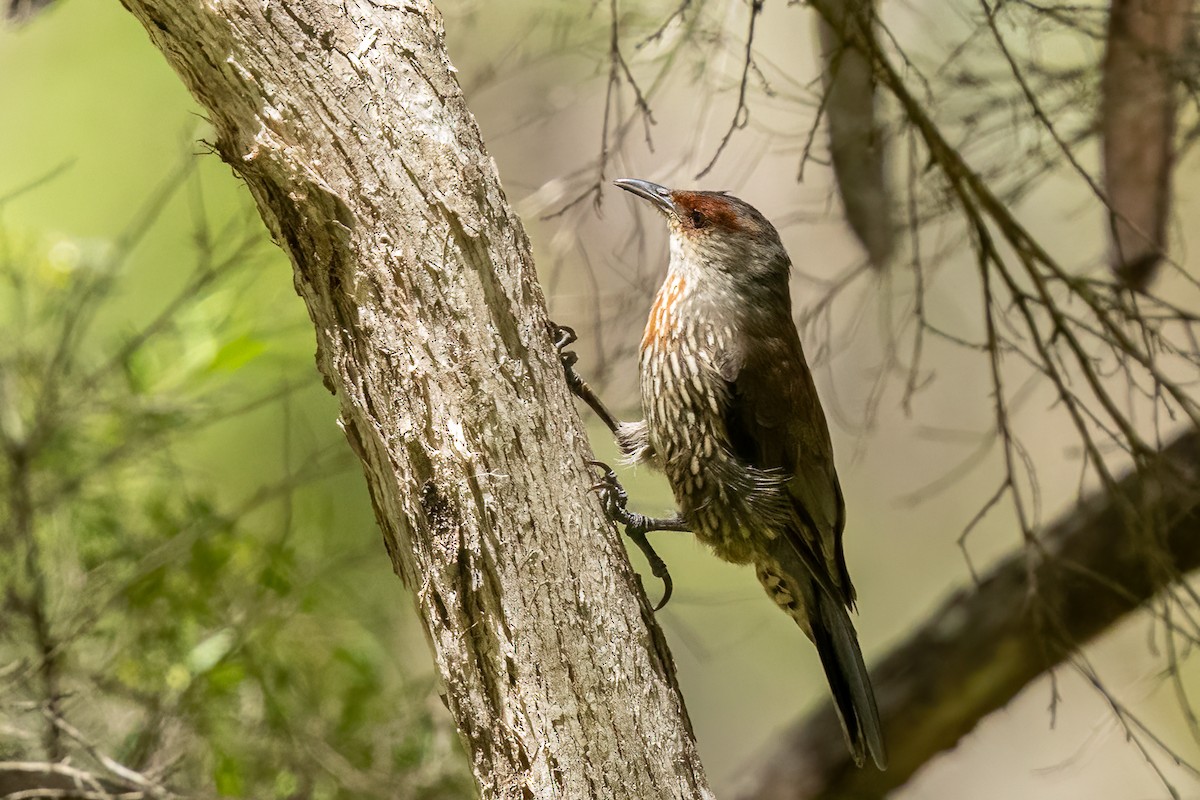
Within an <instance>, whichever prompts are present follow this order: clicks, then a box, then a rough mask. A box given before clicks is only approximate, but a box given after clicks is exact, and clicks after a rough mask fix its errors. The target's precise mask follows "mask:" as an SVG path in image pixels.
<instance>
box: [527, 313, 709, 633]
mask: <svg viewBox="0 0 1200 800" xmlns="http://www.w3.org/2000/svg"><path fill="white" fill-rule="evenodd" d="M550 331H551V334H552V336H553V337H554V347H555V348H556V349H557V350H558V357H559V359H560V360H561V361H562V365H563V374H564V375H565V376H566V379H567V386H569V387H570V388H571V392H572V393H573V394H574V395H575V396H576V397H578V398H579V399H580V400H582V401H583V402H585V403H587V404H588V407H589V408H591V409H592V411H594V412H596V416H598V417H600V419H601V420H602V421H603V422H604V424H605V425H607V426H608V429H609V430H610V431H612V432H613V434H614V435H615V434H616V433H617V427H618V425H619V424H620V423H618V422H617V418H616V417H614V416H613V415H612V414H611V413H610V412H609V410H608V409H607V408H605V406H604V403H602V402H600V398H599V397H597V396H596V393H595V392H593V391H592V387H590V386H588V385H587V382H586V381H584V380H583V378H581V377H580V376H579V373H578V372H576V371H575V363H576V362H577V361H578V360H579V355H578V354H577V353H576V352H575V351H574V350H566V349H564V348H567V347H570V346H571V345H572V344H574V342H575V341H576V340H577V339H578V338H579V337H578V336H577V335H576V334H575V329H574V328H571V327H568V326H566V325H559V324H557V323H554V322H551V323H550ZM618 438H619V437H618ZM592 465H593V466H596V467H599V468H600V469H601V470H603V472H604V476H603V477H602V478H601V479H600V481H599V482H597V483H596V484H595V485H594V486H593V487H592V488H593V489H594V490H596V491H598V492H599V493H600V499H601V502H603V503H604V511H605V513H606V514H608V518H609V519H611V520H612V521H613V522H615V523H620V524H621V525H624V526H625V535H626V536H628V537H629V538H630V539H632V540H633V543H634V544H636V545H637V546H638V549H639V550H641V551H642V554H643V555H644V556H646V561H648V562H649V564H650V571H651V573H653V575H654V577H656V578H658V579H659V580H661V581H662V582H663V596H662V600H660V601H659V603H658V605H657V606H655V607H654V610H655V611H658V610H659V609H661V608H662V607H663V606H665V605H666V604H667V601H668V600H670V599H671V592H672V591H673V589H674V584H673V583H672V581H671V573H670V572H669V571H668V570H667V564H666V562H665V561H663V560H662V558H660V557H659V555H658V553H656V552H654V548H653V547H652V546H651V545H650V540H649V539H647V538H646V534H647V533H649V532H650V531H687V530H690V529H689V528H688V526H687V523H686V522H684V521H683V518H682V517H680V516H679V515H676V516H674V517H668V518H661V519H656V518H654V517H647V516H645V515H644V514H636V513H634V512H632V511H630V510H629V509H628V508H626V504H627V503H628V502H629V495H628V494H627V493H626V492H625V487H623V486H621V483H620V481H618V480H617V475H616V473H615V472H613V471H612V468H611V467H609V466H608V465H607V464H605V463H603V462H600V461H593V462H592Z"/></svg>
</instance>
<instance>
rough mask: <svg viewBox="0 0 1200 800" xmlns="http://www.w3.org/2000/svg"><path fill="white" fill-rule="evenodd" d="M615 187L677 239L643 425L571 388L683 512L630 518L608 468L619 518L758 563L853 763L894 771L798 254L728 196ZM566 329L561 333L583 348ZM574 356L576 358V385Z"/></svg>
mask: <svg viewBox="0 0 1200 800" xmlns="http://www.w3.org/2000/svg"><path fill="white" fill-rule="evenodd" d="M614 183H615V184H616V185H617V186H618V187H620V188H621V189H624V190H625V191H627V192H630V193H631V194H633V195H635V196H637V197H639V198H641V199H643V200H646V201H648V202H649V203H650V204H651V205H652V206H653V207H654V208H655V209H657V210H658V211H659V212H661V213H662V215H663V217H664V218H665V220H666V223H667V228H668V230H669V234H670V263H669V266H668V269H667V275H666V278H665V280H664V281H663V283H662V286H661V288H660V289H659V290H658V293H657V296H656V298H655V300H654V304H653V306H652V308H651V310H650V314H649V318H648V320H647V323H646V328H645V333H644V334H643V336H642V341H641V359H640V388H641V405H642V412H643V417H644V418H643V419H642V420H641V421H638V422H621V421H618V420H617V419H616V418H615V417H613V416H612V415H611V414H609V413H608V412H607V410H606V409H604V408H603V406H602V404H600V403H599V401H598V400H597V399H596V398H595V397H594V395H592V393H591V392H590V389H588V387H587V386H586V384H583V382H582V381H581V380H579V379H578V377H577V376H574V379H573V381H572V388H573V389H575V390H576V393H577V394H579V395H580V396H581V397H584V399H585V400H587V401H588V404H589V405H591V406H592V408H593V409H596V410H597V411H598V413H599V414H600V416H601V417H602V418H603V419H604V420H605V422H606V424H608V425H609V427H610V428H611V429H613V432H614V433H615V435H616V438H617V442H618V445H619V447H620V450H621V452H622V453H623V455H624V456H625V458H626V459H627V460H629V461H631V462H634V463H646V464H649V465H651V466H652V467H654V468H657V469H659V470H661V471H662V472H663V473H664V474H665V475H666V477H667V480H668V482H669V483H670V485H671V489H672V491H673V493H674V496H675V501H676V505H677V507H678V513H677V514H676V515H675V516H674V517H670V518H665V519H653V518H649V517H645V516H642V515H640V514H632V513H630V512H627V511H626V510H625V508H624V505H625V499H626V498H625V493H624V490H623V489H620V487H619V485H617V484H616V479H615V476H614V475H613V473H612V472H611V470H608V469H607V467H606V466H605V465H603V464H601V465H600V466H601V467H602V468H604V469H605V470H606V473H607V484H608V486H609V491H608V493H607V494H608V502H607V505H608V507H609V511H610V514H615V517H616V518H617V519H619V521H623V522H625V523H626V526H627V532H630V533H633V534H638V535H641V537H642V542H644V541H645V536H644V534H645V533H646V532H647V531H654V530H690V531H691V532H692V533H693V534H694V535H695V536H696V538H698V539H699V540H700V541H701V542H703V543H704V544H706V545H708V546H709V547H710V548H711V549H712V550H713V552H714V553H715V554H716V555H717V556H718V557H720V558H722V559H724V560H726V561H730V562H733V563H735V564H748V565H753V567H754V568H755V571H756V573H757V576H758V579H759V581H760V583H761V584H762V585H763V587H764V588H765V589H766V591H767V594H768V595H770V597H771V599H772V600H774V602H775V604H776V605H778V606H779V608H781V609H782V610H783V611H784V612H786V613H787V614H788V615H789V616H791V618H792V619H793V620H795V622H796V623H797V624H798V625H799V627H800V628H801V630H802V631H803V632H804V633H805V634H806V635H807V637H808V638H809V639H810V640H811V641H812V643H813V644H814V645H815V646H816V650H817V653H818V655H819V657H820V661H821V665H822V667H823V668H824V671H825V676H826V678H827V679H828V682H829V687H830V690H831V693H832V695H833V700H834V706H835V708H836V709H837V711H838V716H839V718H840V720H841V723H842V730H843V733H844V734H845V738H846V743H847V746H848V748H849V750H850V753H851V755H852V756H853V758H854V760H855V763H856V764H858V765H859V766H862V764H863V763H864V758H865V756H866V755H870V757H871V759H872V761H873V762H874V763H875V765H876V766H877V767H878V768H879V769H881V770H882V769H884V768H886V764H887V753H886V748H885V746H884V739H883V732H882V727H881V723H880V718H879V711H878V709H877V706H876V701H875V695H874V690H873V689H872V686H871V681H870V677H869V675H868V672H867V668H866V665H865V664H864V662H863V656H862V651H861V649H860V647H859V643H858V636H857V633H856V632H855V629H854V624H853V622H852V621H851V618H850V611H852V610H854V608H855V590H854V586H853V584H852V583H851V581H850V574H849V572H848V571H847V568H846V558H845V553H844V551H843V547H842V531H843V529H844V527H845V523H846V504H845V500H844V498H843V495H842V490H841V486H840V484H839V483H838V477H837V471H836V469H835V466H834V456H833V445H832V441H831V439H830V435H829V426H828V423H827V422H826V420H825V414H824V412H823V410H822V408H821V402H820V399H819V397H818V396H817V390H816V386H815V384H814V383H813V378H812V373H811V372H810V370H809V367H808V364H807V362H806V361H805V358H804V350H803V348H802V346H801V343H800V337H799V335H798V333H797V331H796V327H795V324H794V323H793V321H792V303H791V295H790V292H789V290H788V281H789V277H790V270H791V259H790V258H789V257H788V254H787V251H786V249H785V248H784V246H783V242H782V241H781V240H780V237H779V233H778V231H777V230H776V229H775V226H774V225H772V224H771V223H770V222H769V221H768V220H767V219H766V217H764V216H763V215H762V214H761V213H760V212H759V211H758V210H757V209H755V208H754V207H753V206H751V205H750V204H749V203H746V202H745V201H743V200H740V199H738V198H736V197H734V196H732V195H730V194H728V193H726V192H714V191H689V190H672V189H668V188H666V187H664V186H660V185H658V184H656V183H652V182H650V181H646V180H640V179H634V178H621V179H618V180H616V181H614ZM561 330H562V329H560V331H561ZM565 330H566V331H567V332H568V334H567V335H562V334H561V333H560V342H562V341H573V340H574V332H573V331H570V329H565ZM560 350H561V347H560ZM574 360H575V359H574V354H569V358H564V365H565V366H566V367H567V371H568V377H569V378H572V376H573V370H572V366H571V365H572V364H573V363H574ZM568 361H569V362H570V363H568ZM597 463H598V462H597ZM602 484H603V482H602ZM613 486H615V487H616V488H615V489H613V488H612V487H613ZM642 542H639V544H642ZM643 549H647V546H643ZM651 553H652V550H651V551H650V552H648V553H647V555H651ZM654 558H656V556H655V557H653V558H652V559H651V560H652V562H653V560H654ZM663 572H664V573H665V568H664V570H663ZM655 574H659V573H658V570H657V569H656V570H655ZM667 590H668V593H669V591H670V583H669V582H668V584H667ZM664 602H665V599H664ZM660 606H661V604H660Z"/></svg>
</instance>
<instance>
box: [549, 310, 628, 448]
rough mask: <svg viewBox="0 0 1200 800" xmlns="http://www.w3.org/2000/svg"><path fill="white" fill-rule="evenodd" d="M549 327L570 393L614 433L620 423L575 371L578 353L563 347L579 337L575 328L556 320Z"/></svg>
mask: <svg viewBox="0 0 1200 800" xmlns="http://www.w3.org/2000/svg"><path fill="white" fill-rule="evenodd" d="M549 327H550V336H551V338H552V339H553V340H554V348H555V349H556V350H558V359H559V361H561V362H562V367H563V375H564V376H565V377H566V379H567V386H568V387H570V389H571V394H573V395H575V396H576V397H578V398H579V399H580V400H582V401H583V402H585V403H587V404H588V407H589V408H591V409H592V411H595V412H596V416H598V417H600V419H601V421H602V422H604V424H605V425H606V426H608V429H609V430H610V431H612V432H613V433H616V432H617V426H618V425H619V424H620V423H619V422H618V421H617V418H616V417H614V416H613V415H612V414H611V413H610V412H609V410H608V409H607V408H605V407H604V403H602V402H600V398H599V397H597V396H596V393H595V392H593V391H592V387H590V386H588V385H587V383H585V382H584V380H583V378H581V377H579V373H578V372H576V371H575V363H576V362H577V361H579V354H578V353H576V352H575V351H574V350H567V349H565V348H567V347H570V346H571V345H572V344H574V343H575V342H576V341H577V340H578V339H579V337H578V336H577V335H576V334H575V329H574V328H571V327H569V326H567V325H559V324H558V323H556V322H551V323H550V326H549Z"/></svg>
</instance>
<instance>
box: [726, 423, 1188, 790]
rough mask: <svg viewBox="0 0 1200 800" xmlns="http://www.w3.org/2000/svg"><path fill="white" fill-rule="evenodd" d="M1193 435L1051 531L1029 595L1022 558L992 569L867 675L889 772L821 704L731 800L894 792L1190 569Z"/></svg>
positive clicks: (1025, 560) (1025, 554) (1026, 555)
mask: <svg viewBox="0 0 1200 800" xmlns="http://www.w3.org/2000/svg"><path fill="white" fill-rule="evenodd" d="M1130 508H1134V509H1137V510H1138V514H1139V516H1140V517H1141V518H1142V519H1145V520H1162V521H1163V526H1164V528H1165V531H1164V532H1163V534H1162V540H1161V541H1156V542H1153V543H1151V542H1146V541H1145V538H1144V536H1143V535H1142V534H1143V533H1144V531H1142V530H1140V529H1139V530H1130V528H1129V516H1128V514H1127V513H1126V512H1127V511H1128V509H1130ZM1198 527H1200V432H1196V431H1191V432H1189V433H1186V434H1184V435H1183V436H1181V437H1180V438H1179V439H1177V440H1176V441H1175V442H1174V443H1172V444H1171V445H1170V446H1168V447H1167V448H1166V449H1165V450H1164V451H1163V454H1162V456H1161V463H1160V465H1159V467H1158V468H1157V469H1154V470H1152V471H1150V472H1148V473H1145V472H1144V473H1142V474H1136V473H1135V474H1130V475H1127V476H1126V477H1125V478H1124V479H1123V480H1122V481H1121V482H1120V483H1119V485H1118V487H1117V491H1116V493H1115V494H1108V493H1101V494H1097V495H1096V496H1094V497H1092V498H1090V499H1089V500H1087V501H1086V502H1084V503H1082V504H1081V505H1080V506H1079V507H1078V508H1076V509H1074V510H1072V511H1071V512H1070V513H1069V514H1067V515H1066V516H1065V517H1064V518H1063V519H1061V520H1059V521H1058V522H1057V523H1056V524H1054V525H1052V526H1051V527H1050V529H1049V530H1048V531H1047V532H1046V534H1045V536H1044V537H1043V538H1042V540H1041V544H1042V547H1043V548H1044V549H1043V552H1042V558H1041V559H1039V560H1038V561H1037V563H1036V565H1035V566H1034V568H1033V577H1034V579H1035V580H1036V586H1037V591H1036V597H1037V602H1031V598H1032V597H1034V596H1035V593H1034V592H1032V591H1031V586H1030V562H1029V558H1030V554H1029V553H1028V552H1026V551H1024V550H1022V551H1021V552H1018V553H1015V554H1014V555H1012V556H1010V557H1009V558H1007V559H1005V560H1004V561H1002V562H1001V563H1000V564H999V565H997V566H996V567H995V568H994V569H993V570H991V572H989V573H988V574H987V575H985V576H983V577H982V579H981V580H980V582H979V584H978V585H976V586H974V587H971V588H969V589H962V590H960V591H958V592H956V593H955V594H954V595H953V596H951V597H950V598H949V599H947V600H946V602H945V603H943V604H942V606H941V607H940V608H939V609H937V611H935V612H934V613H933V614H931V615H930V616H929V617H928V618H927V619H926V620H925V621H924V622H923V623H922V624H921V626H920V627H919V628H917V629H916V630H915V631H914V632H913V633H912V634H911V635H909V636H908V638H907V639H905V641H903V642H901V643H900V644H899V645H898V646H897V647H896V648H894V649H893V650H892V652H891V653H890V654H888V655H887V656H886V657H885V658H884V659H883V660H882V661H880V662H878V663H877V664H876V665H875V668H874V669H872V670H871V681H872V683H874V685H875V694H876V697H877V699H878V701H879V712H880V714H881V716H882V717H883V726H884V736H885V737H886V739H887V743H888V751H889V753H888V754H889V756H890V764H889V767H888V771H887V772H876V771H874V770H859V769H856V768H855V766H854V762H853V761H852V760H851V759H850V758H849V756H848V755H847V753H846V749H845V748H844V747H843V746H842V742H841V732H840V729H839V727H838V721H837V717H836V715H835V712H834V710H833V707H832V705H829V704H826V705H825V706H824V707H823V708H821V709H819V710H818V711H817V712H815V713H814V714H813V715H812V716H810V717H809V718H808V719H806V720H803V721H801V722H800V723H799V724H798V725H796V727H794V728H793V729H792V730H790V731H789V732H787V733H786V734H785V735H784V736H783V737H782V739H781V744H780V746H779V748H778V750H777V751H776V752H775V753H774V754H773V755H772V756H771V757H770V760H769V761H768V762H767V763H766V764H765V765H764V768H762V769H756V770H754V772H753V774H754V775H755V776H756V778H755V783H754V785H753V786H752V787H751V788H749V789H748V790H747V791H745V792H743V793H742V794H740V795H739V797H740V798H741V800H813V799H814V798H828V799H829V800H874V799H875V798H882V797H885V796H886V795H887V793H888V792H889V791H891V790H893V789H896V788H898V787H900V786H903V785H904V784H905V783H906V782H907V781H908V779H909V778H910V777H911V776H912V775H913V774H914V773H915V772H916V771H917V769H919V768H920V767H921V766H922V765H923V764H925V763H927V762H928V761H929V760H930V759H932V758H933V757H934V756H936V755H937V754H938V753H940V752H942V751H944V750H948V749H950V748H952V747H954V746H955V744H957V743H958V741H959V739H961V738H962V737H963V736H965V735H966V734H967V733H969V732H970V731H971V730H972V729H973V728H974V727H975V725H976V724H977V723H978V722H979V721H980V720H981V719H983V718H984V717H985V716H987V715H988V714H990V713H991V712H992V711H995V710H997V709H999V708H1002V707H1003V706H1004V705H1005V704H1006V703H1008V702H1009V701H1010V700H1012V698H1014V697H1015V696H1016V695H1017V693H1018V692H1020V691H1021V689H1023V688H1024V687H1025V686H1026V685H1028V684H1029V683H1030V682H1031V681H1033V680H1034V679H1035V678H1037V677H1038V676H1039V675H1041V674H1042V673H1044V672H1045V671H1047V670H1049V669H1051V668H1053V667H1054V666H1056V665H1057V664H1059V663H1061V662H1062V661H1063V660H1064V659H1065V658H1066V657H1067V656H1068V655H1069V654H1070V653H1071V652H1072V651H1073V649H1074V648H1075V647H1078V646H1082V645H1083V644H1084V643H1086V642H1087V641H1088V640H1090V639H1092V638H1093V637H1095V636H1097V635H1099V634H1100V633H1102V632H1103V631H1105V630H1107V629H1109V628H1110V627H1112V626H1113V625H1114V624H1116V623H1117V622H1118V621H1120V620H1121V619H1122V618H1123V617H1124V616H1125V615H1127V614H1129V613H1130V612H1132V611H1134V610H1136V609H1137V608H1138V607H1139V606H1140V605H1141V604H1142V603H1144V602H1145V601H1147V600H1149V599H1150V598H1151V597H1153V596H1154V595H1155V594H1157V593H1158V592H1160V591H1162V590H1163V589H1165V588H1166V587H1167V586H1168V585H1169V584H1170V583H1171V582H1172V581H1173V580H1175V579H1177V578H1178V576H1180V575H1181V574H1184V573H1187V572H1190V571H1192V570H1195V569H1197V568H1200V536H1197V535H1196V532H1197V528H1198Z"/></svg>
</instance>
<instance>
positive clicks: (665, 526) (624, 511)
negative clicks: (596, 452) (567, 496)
mask: <svg viewBox="0 0 1200 800" xmlns="http://www.w3.org/2000/svg"><path fill="white" fill-rule="evenodd" d="M591 464H592V466H593V467H596V468H597V469H599V470H600V471H601V473H602V474H601V477H600V480H598V481H597V482H596V483H595V484H594V485H593V486H592V489H593V490H594V491H596V492H597V493H598V494H599V495H600V502H601V503H602V504H603V505H604V513H605V514H607V515H608V518H609V519H611V520H612V521H613V522H615V523H619V524H620V525H623V526H624V527H625V535H626V536H628V537H629V538H630V539H632V540H633V543H634V544H636V545H637V546H638V549H639V550H641V551H642V555H644V556H645V557H646V561H647V562H649V564H650V572H651V573H652V574H653V575H654V577H656V578H658V579H659V580H661V581H662V582H663V596H662V600H660V601H658V605H656V606H655V607H654V610H655V611H658V610H660V609H661V608H662V607H663V606H665V605H666V604H667V601H668V600H670V599H671V592H672V591H673V590H674V588H675V585H674V583H673V582H672V580H671V573H670V572H669V571H668V570H667V564H666V562H665V561H663V560H662V558H660V557H659V555H658V553H656V552H655V551H654V547H652V546H651V544H650V540H649V539H647V538H646V534H647V533H649V532H650V531H658V530H686V528H683V527H680V526H681V525H682V521H681V520H679V519H678V518H673V519H655V518H654V517H647V516H645V515H644V514H637V513H634V512H632V511H630V510H629V509H628V508H626V505H627V504H628V502H629V494H628V493H627V492H626V491H625V487H623V486H622V485H621V482H620V481H619V480H617V474H616V473H615V472H613V470H612V467H610V466H608V465H607V464H605V463H604V462H603V461H593V462H591Z"/></svg>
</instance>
